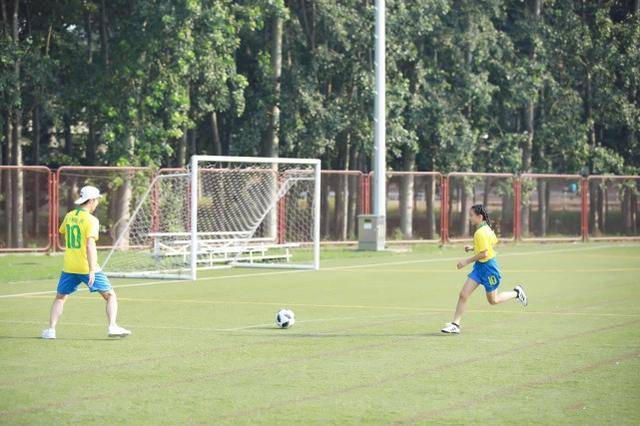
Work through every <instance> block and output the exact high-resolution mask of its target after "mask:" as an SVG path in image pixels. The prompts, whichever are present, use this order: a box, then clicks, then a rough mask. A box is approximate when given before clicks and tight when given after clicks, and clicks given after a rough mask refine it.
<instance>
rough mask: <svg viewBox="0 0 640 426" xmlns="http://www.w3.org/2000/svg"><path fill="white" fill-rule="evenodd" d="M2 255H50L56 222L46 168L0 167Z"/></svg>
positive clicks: (0, 235) (50, 182)
mask: <svg viewBox="0 0 640 426" xmlns="http://www.w3.org/2000/svg"><path fill="white" fill-rule="evenodd" d="M0 189H1V191H0V223H1V224H2V226H0V252H7V251H10V252H20V251H48V250H49V249H50V248H51V238H52V235H51V234H52V229H53V228H54V227H56V226H57V225H56V224H55V223H54V222H53V215H52V214H51V212H52V209H53V207H52V199H53V196H52V191H53V181H52V174H51V171H50V170H49V169H48V168H46V167H43V166H2V167H0Z"/></svg>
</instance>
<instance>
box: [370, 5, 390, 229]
mask: <svg viewBox="0 0 640 426" xmlns="http://www.w3.org/2000/svg"><path fill="white" fill-rule="evenodd" d="M375 13H376V24H375V25H376V26H375V79H376V92H375V108H374V109H375V116H374V164H373V179H374V184H373V186H374V188H373V199H374V204H373V214H375V215H377V216H383V217H384V216H386V211H387V209H386V201H387V200H386V177H385V171H386V168H387V167H386V158H385V156H386V147H385V133H386V123H385V120H386V114H385V91H386V89H385V78H386V77H385V66H386V65H385V45H386V42H385V2H384V0H376V2H375Z"/></svg>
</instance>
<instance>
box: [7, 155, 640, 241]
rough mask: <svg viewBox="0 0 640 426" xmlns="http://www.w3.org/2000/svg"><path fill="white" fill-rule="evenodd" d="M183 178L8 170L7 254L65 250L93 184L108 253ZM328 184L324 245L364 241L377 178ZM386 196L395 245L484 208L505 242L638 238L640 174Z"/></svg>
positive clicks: (501, 182)
mask: <svg viewBox="0 0 640 426" xmlns="http://www.w3.org/2000/svg"><path fill="white" fill-rule="evenodd" d="M177 171H182V169H160V170H155V171H154V170H153V169H151V168H148V167H82V166H64V167H60V168H59V169H57V170H55V171H51V170H50V169H48V168H47V167H44V166H0V190H1V191H0V224H2V225H0V252H23V251H41V252H43V251H51V250H64V244H63V243H64V242H63V241H61V240H60V238H59V234H58V226H59V224H60V221H61V220H62V218H63V216H64V214H65V213H66V212H67V211H68V210H70V209H72V208H73V207H74V204H73V201H74V200H75V199H76V198H77V197H78V191H79V188H80V187H81V186H83V185H87V184H90V185H94V186H97V187H99V188H100V190H101V191H102V192H103V193H104V194H105V197H104V200H103V203H101V204H100V206H99V208H98V210H97V211H96V213H95V214H96V215H97V216H98V218H99V219H100V225H101V230H100V240H99V241H98V242H99V247H100V248H108V247H110V246H111V245H112V244H113V236H114V235H116V234H117V232H118V229H119V227H121V226H124V224H126V222H127V221H128V218H129V217H130V215H131V213H132V211H133V208H134V207H135V205H136V203H137V200H138V199H139V197H140V196H141V195H142V194H143V193H144V192H145V191H146V190H147V189H148V188H149V185H150V183H151V182H152V180H153V178H154V177H155V176H156V175H157V174H165V173H176V172H177ZM321 179H322V180H321V188H322V196H321V200H320V203H321V238H322V241H323V242H325V243H339V242H354V241H356V240H357V238H358V235H357V217H358V215H359V214H364V213H370V211H371V202H372V200H371V190H370V188H371V180H372V174H371V173H369V174H365V173H362V172H359V171H337V170H323V171H322V175H321ZM386 196H387V213H386V219H387V239H388V241H389V242H390V243H393V242H395V241H398V242H400V241H404V242H443V243H444V242H455V241H463V240H469V239H470V238H471V235H472V228H471V226H470V224H469V220H468V217H467V216H468V213H467V212H468V210H469V207H470V206H471V205H473V204H476V203H481V204H484V205H486V206H487V207H488V210H489V212H490V214H491V217H492V219H493V222H494V224H495V226H494V228H495V230H496V233H497V234H498V236H499V237H500V239H502V240H523V241H552V240H572V241H573V240H585V241H586V240H589V239H591V240H602V239H607V240H616V239H620V240H628V239H638V240H640V215H639V214H638V213H639V210H640V176H589V177H586V178H585V177H582V176H579V175H550V174H523V175H520V176H517V175H513V174H508V173H449V174H448V175H444V174H441V173H439V172H395V171H394V172H387V194H386ZM282 204H283V205H279V206H278V212H279V213H280V214H279V216H280V215H281V214H282V211H283V209H284V208H286V205H284V203H282ZM282 226H286V224H284V223H283V224H282Z"/></svg>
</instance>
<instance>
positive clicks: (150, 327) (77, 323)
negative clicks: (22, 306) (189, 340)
mask: <svg viewBox="0 0 640 426" xmlns="http://www.w3.org/2000/svg"><path fill="white" fill-rule="evenodd" d="M434 313H435V312H421V313H412V314H389V315H375V316H373V315H369V316H358V317H338V318H314V319H308V320H298V321H296V324H303V323H304V324H306V323H314V322H331V321H352V320H370V319H385V318H410V317H415V316H424V315H433V314H434ZM0 323H6V324H40V325H42V326H46V324H47V322H46V321H31V320H0ZM64 324H65V325H75V326H82V327H106V326H105V324H103V323H101V324H97V323H84V322H67V321H65V322H64ZM125 325H126V326H127V327H131V328H133V329H134V330H136V329H142V330H144V329H154V330H186V331H213V332H229V331H251V330H254V329H256V328H264V327H269V326H272V327H273V328H274V329H276V327H275V325H274V323H272V322H270V323H266V324H253V325H247V326H242V327H234V328H207V327H176V326H162V325H143V324H140V325H135V324H125Z"/></svg>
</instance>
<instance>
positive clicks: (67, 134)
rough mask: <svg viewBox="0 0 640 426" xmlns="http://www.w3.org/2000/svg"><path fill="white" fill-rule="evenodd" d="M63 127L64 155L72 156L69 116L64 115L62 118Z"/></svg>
mask: <svg viewBox="0 0 640 426" xmlns="http://www.w3.org/2000/svg"><path fill="white" fill-rule="evenodd" d="M62 121H63V126H64V153H65V154H66V155H68V156H73V135H72V134H71V116H70V115H69V114H68V113H65V114H64V116H63V117H62Z"/></svg>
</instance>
